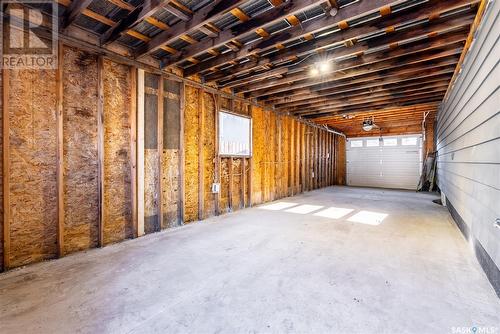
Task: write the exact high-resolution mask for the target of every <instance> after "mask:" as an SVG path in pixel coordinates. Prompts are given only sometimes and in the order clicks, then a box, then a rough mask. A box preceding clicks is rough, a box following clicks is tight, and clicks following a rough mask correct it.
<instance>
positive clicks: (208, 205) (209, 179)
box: [203, 93, 216, 217]
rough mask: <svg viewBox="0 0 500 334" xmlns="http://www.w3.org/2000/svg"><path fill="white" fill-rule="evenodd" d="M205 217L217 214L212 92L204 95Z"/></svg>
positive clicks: (213, 102)
mask: <svg viewBox="0 0 500 334" xmlns="http://www.w3.org/2000/svg"><path fill="white" fill-rule="evenodd" d="M203 99H204V108H205V110H204V120H203V170H204V171H203V194H204V195H203V201H204V208H203V209H204V210H203V217H210V216H213V215H214V214H215V194H212V183H213V182H214V180H215V164H214V162H215V154H216V152H215V101H214V97H213V95H212V94H210V93H205V94H204V95H203Z"/></svg>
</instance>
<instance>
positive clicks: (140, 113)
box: [137, 69, 145, 237]
mask: <svg viewBox="0 0 500 334" xmlns="http://www.w3.org/2000/svg"><path fill="white" fill-rule="evenodd" d="M144 75H145V73H144V70H142V69H138V70H137V237H140V236H143V235H144V196H145V195H144V187H145V186H144V176H145V170H144V130H145V129H144V103H145V101H144Z"/></svg>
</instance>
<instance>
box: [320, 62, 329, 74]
mask: <svg viewBox="0 0 500 334" xmlns="http://www.w3.org/2000/svg"><path fill="white" fill-rule="evenodd" d="M330 68H331V66H330V62H328V61H324V62H322V63H320V64H319V69H320V70H321V72H328V71H329V70H330Z"/></svg>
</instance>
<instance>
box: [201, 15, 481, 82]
mask: <svg viewBox="0 0 500 334" xmlns="http://www.w3.org/2000/svg"><path fill="white" fill-rule="evenodd" d="M472 20H473V16H472V15H470V16H468V17H467V18H457V19H454V20H451V21H449V22H440V23H437V24H427V25H424V26H422V27H421V28H420V29H411V30H409V31H405V32H401V33H397V34H389V35H387V36H385V37H380V38H377V39H376V40H374V41H363V42H360V43H358V44H356V46H354V47H342V46H341V47H340V48H338V49H335V50H332V51H327V52H324V53H322V54H320V55H318V56H312V57H309V58H304V59H302V60H301V61H300V62H298V64H297V65H293V64H292V65H291V67H292V68H297V67H298V68H306V67H309V66H311V65H314V64H316V63H318V62H320V61H321V62H327V61H329V62H331V61H332V60H334V59H338V58H341V57H348V56H353V55H356V54H357V53H359V52H363V53H365V52H369V51H370V50H374V49H375V50H377V49H379V50H380V51H379V52H382V51H384V50H387V49H390V47H389V46H390V45H391V44H392V43H395V42H396V43H398V45H400V46H401V47H404V46H403V45H406V44H411V43H412V42H413V41H421V40H422V39H428V38H429V39H430V38H436V37H439V35H443V34H446V33H450V32H453V31H456V30H464V31H465V30H466V29H467V28H468V27H469V26H470V24H471V22H472ZM429 34H432V35H429ZM340 44H343V41H342V42H341V43H340ZM293 53H294V50H293V49H292V50H286V52H285V53H282V54H279V55H276V56H271V57H265V58H260V59H259V60H258V61H255V62H252V61H248V62H245V63H243V64H239V65H236V66H234V67H232V68H231V69H230V71H231V73H232V74H235V73H240V72H245V71H249V70H251V69H253V68H254V67H257V66H261V65H263V64H265V63H274V62H280V61H283V60H285V59H286V57H290V56H292V55H293ZM308 54H313V53H308ZM302 56H304V55H302ZM226 75H227V74H226ZM212 79H213V77H210V76H208V77H206V81H212Z"/></svg>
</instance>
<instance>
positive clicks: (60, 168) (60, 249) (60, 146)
mask: <svg viewBox="0 0 500 334" xmlns="http://www.w3.org/2000/svg"><path fill="white" fill-rule="evenodd" d="M63 57H64V45H63V44H62V43H61V42H59V44H58V54H57V63H58V65H57V70H56V101H57V102H56V103H57V105H56V125H57V156H56V159H57V167H56V182H57V256H58V257H62V256H64V143H63V140H64V132H63V131H64V130H63V129H64V126H63V124H64V115H63V99H64V86H63V75H64V73H63V72H64V59H63Z"/></svg>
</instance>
